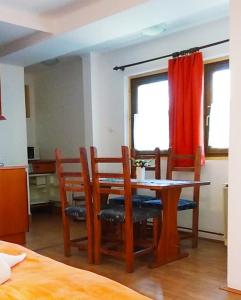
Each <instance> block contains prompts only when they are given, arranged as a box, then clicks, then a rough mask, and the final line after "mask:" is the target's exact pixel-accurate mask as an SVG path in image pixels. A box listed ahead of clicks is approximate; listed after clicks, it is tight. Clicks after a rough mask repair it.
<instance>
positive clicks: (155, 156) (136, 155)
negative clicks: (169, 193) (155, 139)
mask: <svg viewBox="0 0 241 300" xmlns="http://www.w3.org/2000/svg"><path fill="white" fill-rule="evenodd" d="M131 158H132V159H134V160H136V159H145V160H151V161H153V162H154V165H152V166H148V167H146V168H145V169H146V170H147V171H154V172H155V179H161V151H160V149H159V148H155V150H154V151H148V152H144V151H138V150H136V149H131ZM131 177H132V178H136V166H135V165H134V163H133V162H132V164H131Z"/></svg>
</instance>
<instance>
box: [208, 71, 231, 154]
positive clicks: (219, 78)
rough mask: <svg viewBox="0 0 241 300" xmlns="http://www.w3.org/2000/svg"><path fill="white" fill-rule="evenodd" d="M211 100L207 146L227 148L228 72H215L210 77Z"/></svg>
mask: <svg viewBox="0 0 241 300" xmlns="http://www.w3.org/2000/svg"><path fill="white" fill-rule="evenodd" d="M212 77H213V78H212V79H213V80H212V99H211V108H210V116H209V118H210V119H209V138H208V146H210V147H212V148H217V149H227V148H228V147H229V104H230V71H229V69H226V70H220V71H216V72H214V73H213V75H212Z"/></svg>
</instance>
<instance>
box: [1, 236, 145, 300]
mask: <svg viewBox="0 0 241 300" xmlns="http://www.w3.org/2000/svg"><path fill="white" fill-rule="evenodd" d="M0 252H4V253H8V254H19V253H22V252H26V253H27V259H26V260H25V261H24V262H22V263H20V264H19V265H17V266H15V267H14V268H13V269H12V278H11V280H9V281H7V282H6V283H4V284H3V285H0V299H1V300H13V299H14V300H61V299H68V300H75V299H83V300H88V299H99V300H101V299H103V300H108V299H112V300H115V299H116V300H125V299H128V300H134V299H139V300H145V299H146V300H147V299H149V298H147V297H145V296H143V295H140V294H138V293H136V292H134V291H133V290H131V289H129V288H127V287H125V286H123V285H121V284H119V283H117V282H115V281H112V280H110V279H107V278H105V277H102V276H100V275H97V274H94V273H91V272H88V271H84V270H81V269H76V268H72V267H69V266H66V265H65V264H62V263H59V262H57V261H54V260H52V259H50V258H47V257H44V256H41V255H39V254H37V253H35V252H32V251H30V250H28V249H26V248H24V247H21V246H18V245H15V244H10V243H6V242H2V241H0Z"/></svg>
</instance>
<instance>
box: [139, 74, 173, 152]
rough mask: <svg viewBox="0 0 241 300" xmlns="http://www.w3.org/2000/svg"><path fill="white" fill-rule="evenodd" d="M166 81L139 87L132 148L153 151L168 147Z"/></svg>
mask: <svg viewBox="0 0 241 300" xmlns="http://www.w3.org/2000/svg"><path fill="white" fill-rule="evenodd" d="M168 109H169V98H168V81H167V80H161V81H157V82H152V83H148V84H142V85H139V86H138V88H137V112H138V113H136V114H135V115H134V147H135V149H137V150H153V149H155V148H156V147H159V148H160V149H161V150H167V149H168V147H169V115H168Z"/></svg>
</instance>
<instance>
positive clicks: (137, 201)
mask: <svg viewBox="0 0 241 300" xmlns="http://www.w3.org/2000/svg"><path fill="white" fill-rule="evenodd" d="M150 200H158V199H157V198H156V197H152V196H148V195H138V194H135V195H132V203H133V205H134V206H141V205H142V203H143V202H146V201H150ZM109 203H110V204H121V205H124V197H116V198H111V199H110V200H109Z"/></svg>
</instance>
